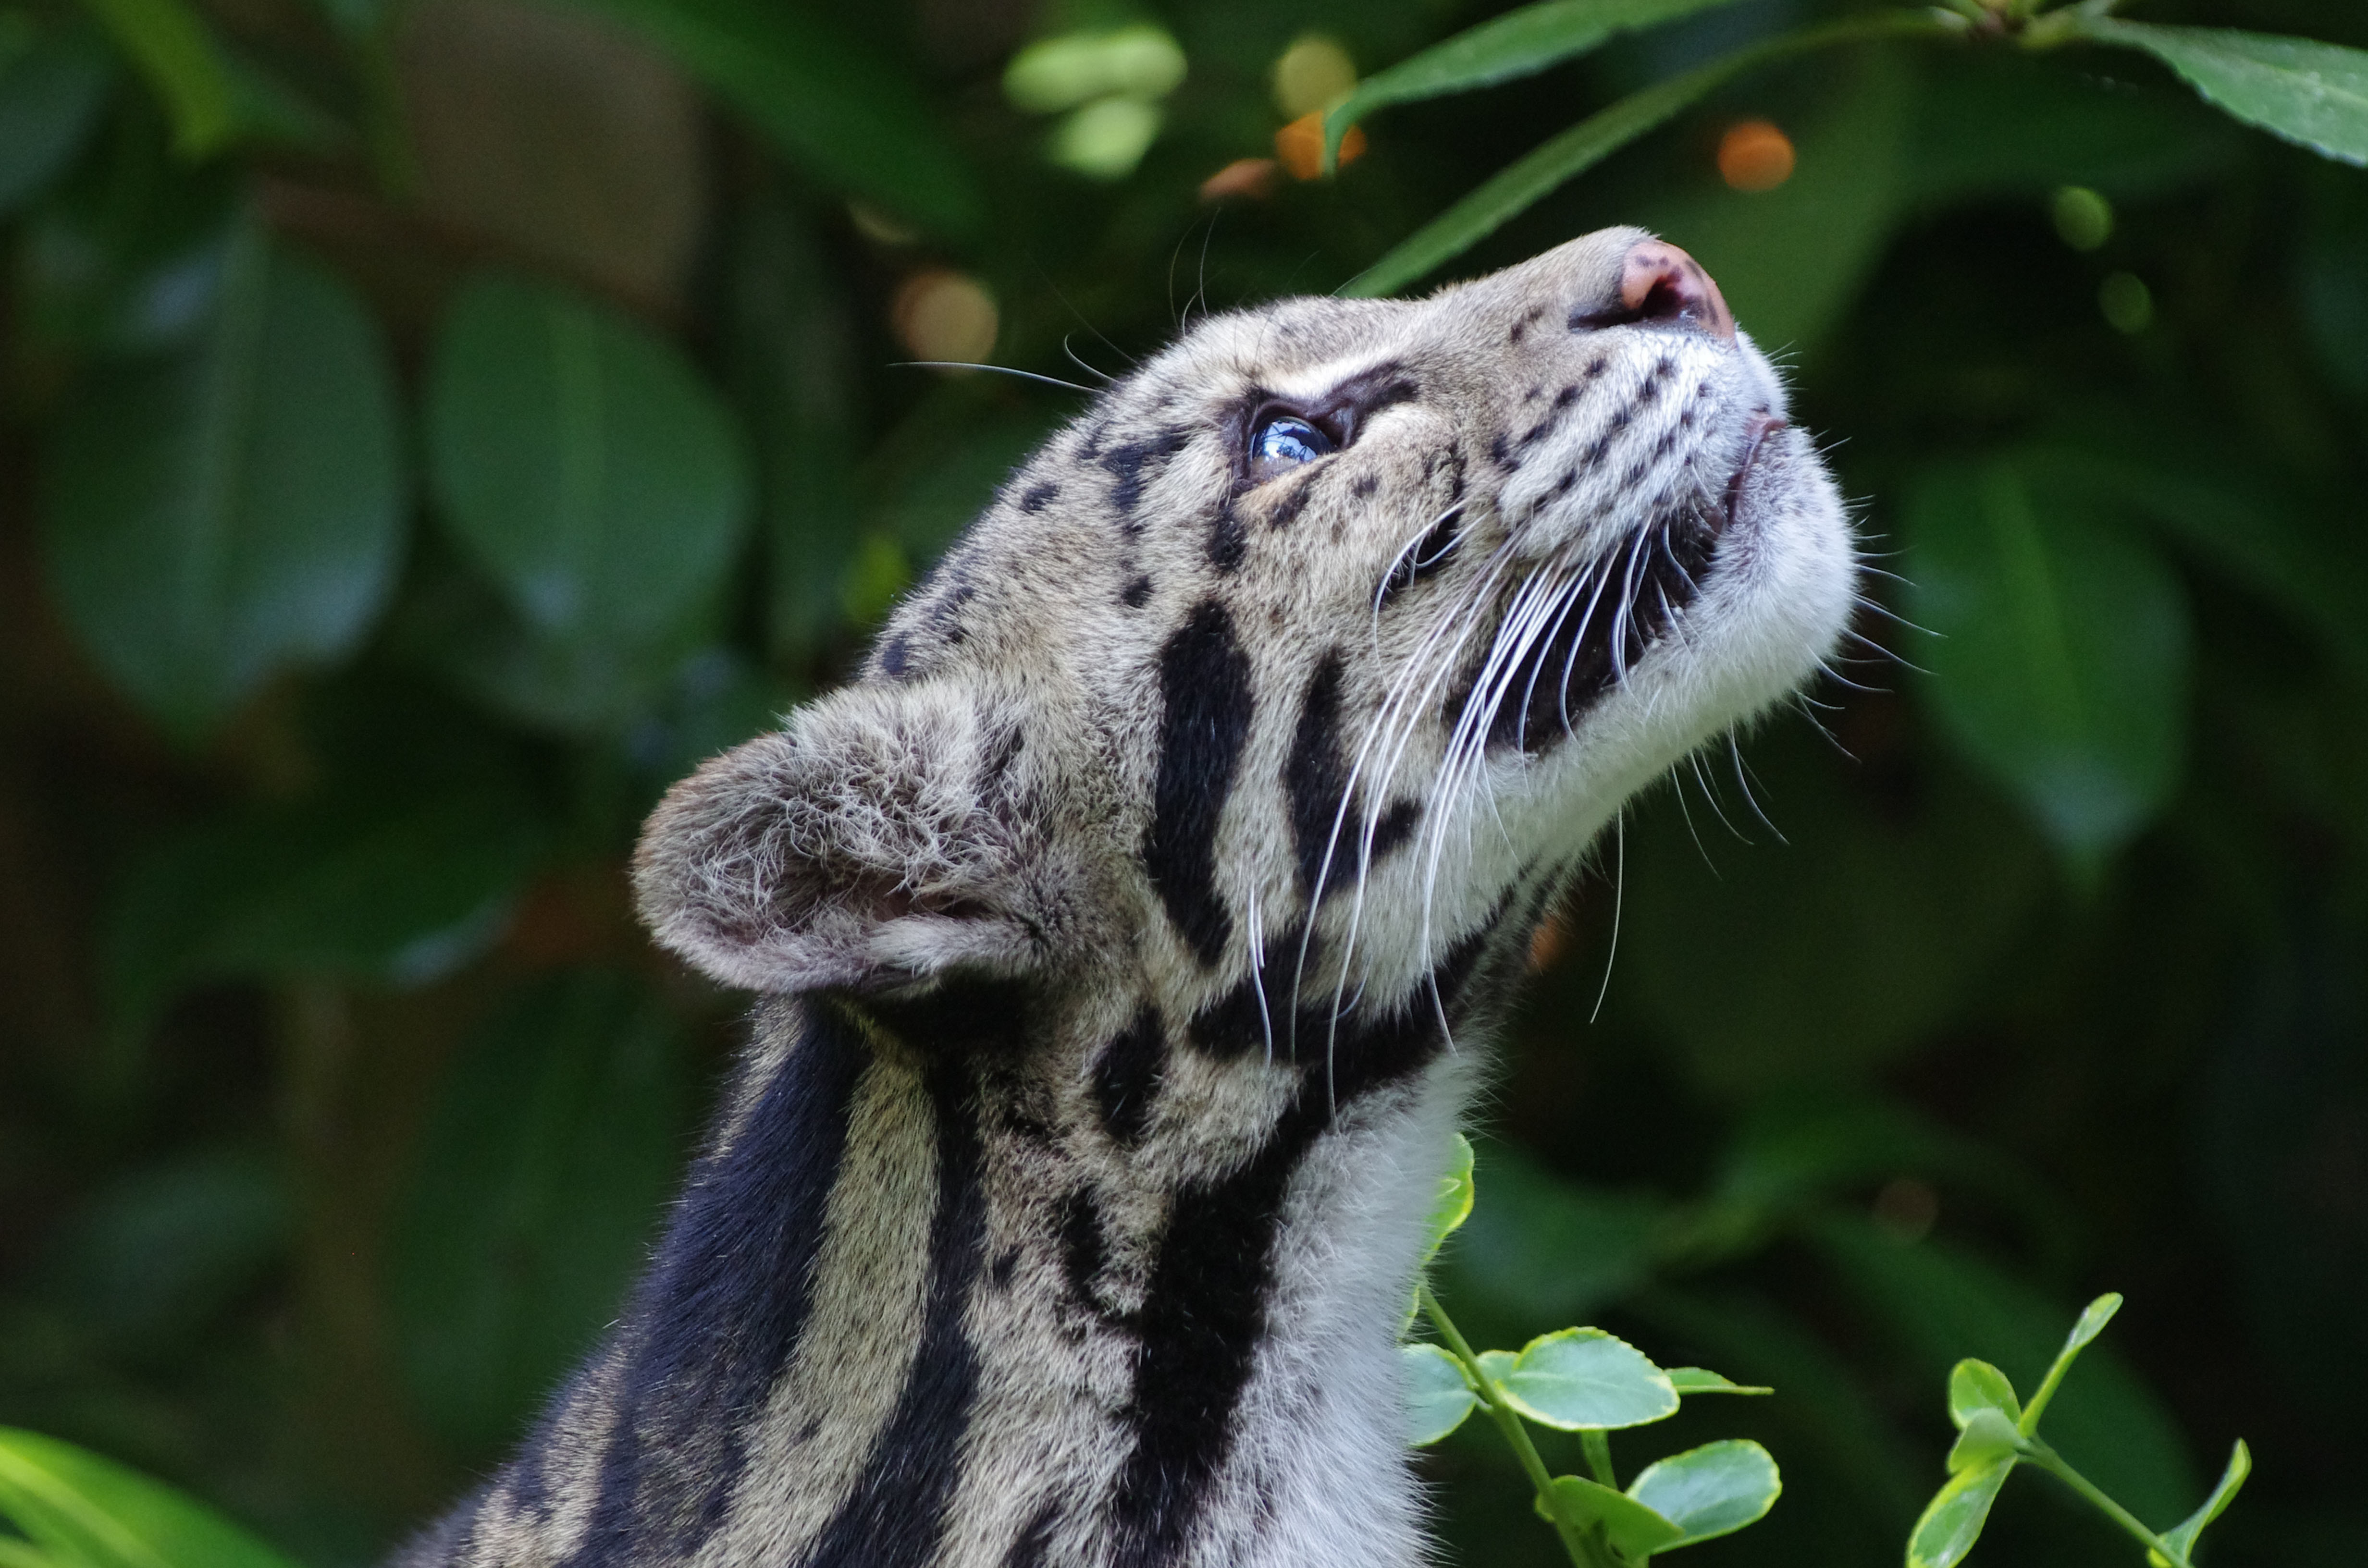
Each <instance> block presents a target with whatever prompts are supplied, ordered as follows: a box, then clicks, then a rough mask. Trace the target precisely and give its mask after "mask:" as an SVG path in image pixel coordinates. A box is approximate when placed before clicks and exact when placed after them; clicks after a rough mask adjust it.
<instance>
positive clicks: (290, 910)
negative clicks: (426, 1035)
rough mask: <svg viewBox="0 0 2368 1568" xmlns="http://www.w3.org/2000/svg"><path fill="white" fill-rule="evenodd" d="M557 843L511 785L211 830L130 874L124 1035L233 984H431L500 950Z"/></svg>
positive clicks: (118, 991) (172, 844) (409, 795)
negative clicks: (218, 983) (182, 1001)
mask: <svg viewBox="0 0 2368 1568" xmlns="http://www.w3.org/2000/svg"><path fill="white" fill-rule="evenodd" d="M546 836H547V835H546V833H545V831H544V829H543V827H542V824H541V822H540V820H539V819H538V817H537V815H536V813H535V812H534V809H533V807H532V804H531V802H530V801H528V800H527V799H525V797H524V795H523V793H522V792H521V791H520V790H517V789H516V788H515V787H511V786H508V785H507V781H501V782H496V781H492V780H485V781H478V782H475V783H472V784H471V785H468V786H464V787H461V788H459V789H454V788H450V787H446V788H441V789H434V790H419V791H417V792H409V791H405V792H402V793H399V794H397V795H396V797H395V798H393V799H392V800H385V801H381V800H375V799H355V800H337V799H332V800H327V801H321V802H318V803H313V804H309V805H306V806H304V807H301V808H296V809H291V810H284V811H274V812H260V813H256V814H252V815H247V816H243V817H238V818H234V819H232V820H229V821H221V822H213V823H208V824H201V825H199V826H198V827H196V828H193V829H191V830H189V831H188V832H187V833H184V834H182V835H177V836H176V837H174V838H171V839H167V840H166V841H165V842H164V843H163V844H161V845H159V846H156V847H155V848H154V849H153V850H151V851H150V852H149V853H147V854H146V855H144V856H142V858H139V859H138V860H136V861H135V862H134V863H133V866H132V869H131V874H130V876H129V877H128V878H127V879H126V880H125V883H124V886H123V888H122V891H121V892H120V894H119V896H118V898H117V900H116V903H115V906H114V908H113V909H112V911H111V912H110V915H109V918H108V930H107V936H106V943H105V948H104V967H103V976H104V979H105V981H106V988H107V996H108V1006H109V1010H110V1012H111V1013H113V1015H114V1017H115V1019H116V1025H117V1028H119V1030H120V1031H123V1032H124V1033H126V1034H130V1033H132V1032H136V1031H137V1030H138V1029H139V1028H141V1027H142V1026H143V1025H145V1024H146V1023H147V1022H148V1020H149V1019H150V1018H152V1017H154V1015H155V1013H156V1012H157V1010H158V1009H160V1008H161V1007H162V1006H164V1005H165V1003H167V1002H169V1001H170V1000H171V999H172V997H173V995H174V994H176V992H177V991H178V990H179V989H181V988H182V987H184V986H186V985H188V984H191V983H197V982H200V981H211V980H222V979H229V978H233V977H249V976H253V977H274V978H277V977H284V976H295V975H316V976H330V977H336V978H341V979H349V980H364V981H373V982H377V983H384V984H395V985H413V984H421V983H427V982H428V981H430V980H434V979H437V978H438V977H440V976H442V975H445V974H448V973H450V972H451V971H452V970H453V969H455V968H457V967H458V966H459V965H460V964H461V963H462V962H464V961H466V960H469V959H471V958H473V957H474V956H476V955H477V954H478V953H479V952H481V951H483V950H484V948H485V947H486V945H487V944H489V943H490V942H492V941H493V939H494V938H495V937H497V936H499V935H500V934H501V931H502V928H503V926H504V925H505V924H506V923H507V919H508V916H509V911H510V908H511V905H512V903H513V902H514V901H515V899H516V898H517V895H518V890H519V888H520V886H521V885H522V884H523V883H524V881H525V880H526V878H527V876H528V874H529V872H530V871H531V870H532V869H533V868H534V866H535V865H536V863H537V861H538V860H539V859H540V858H541V853H542V849H543V845H544V842H545V839H546Z"/></svg>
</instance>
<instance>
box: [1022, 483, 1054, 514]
mask: <svg viewBox="0 0 2368 1568" xmlns="http://www.w3.org/2000/svg"><path fill="white" fill-rule="evenodd" d="M1060 494H1061V487H1060V485H1058V484H1057V483H1053V481H1052V480H1049V479H1048V480H1046V481H1044V482H1043V483H1042V484H1031V485H1030V486H1029V487H1028V490H1027V493H1026V494H1022V495H1021V496H1020V497H1019V509H1020V510H1021V511H1023V512H1041V511H1042V510H1043V509H1044V508H1045V507H1047V506H1051V505H1052V504H1053V502H1054V501H1055V500H1056V499H1058V498H1059V496H1060Z"/></svg>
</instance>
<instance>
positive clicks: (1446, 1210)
mask: <svg viewBox="0 0 2368 1568" xmlns="http://www.w3.org/2000/svg"><path fill="white" fill-rule="evenodd" d="M1472 1195H1473V1187H1472V1140H1470V1139H1469V1138H1466V1137H1465V1136H1463V1134H1462V1133H1461V1132H1459V1133H1457V1134H1456V1135H1455V1153H1454V1154H1453V1156H1452V1157H1451V1158H1450V1159H1449V1161H1448V1162H1447V1170H1446V1172H1445V1173H1444V1174H1442V1175H1441V1176H1440V1178H1439V1196H1438V1197H1437V1198H1435V1199H1432V1200H1431V1204H1430V1216H1429V1219H1428V1220H1426V1221H1424V1224H1423V1247H1422V1261H1423V1263H1424V1264H1425V1265H1428V1264H1429V1262H1430V1260H1431V1259H1432V1258H1434V1257H1436V1256H1439V1249H1440V1244H1443V1243H1444V1242H1445V1241H1446V1240H1447V1238H1448V1237H1449V1236H1451V1235H1452V1234H1454V1233H1455V1231H1456V1229H1457V1227H1459V1226H1461V1225H1462V1224H1463V1221H1466V1220H1468V1219H1470V1218H1471V1217H1472Z"/></svg>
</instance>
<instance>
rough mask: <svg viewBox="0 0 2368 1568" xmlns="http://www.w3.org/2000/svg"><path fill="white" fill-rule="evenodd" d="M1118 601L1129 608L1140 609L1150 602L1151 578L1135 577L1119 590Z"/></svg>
mask: <svg viewBox="0 0 2368 1568" xmlns="http://www.w3.org/2000/svg"><path fill="white" fill-rule="evenodd" d="M1118 602H1119V603H1121V604H1122V605H1124V606H1126V608H1129V609H1141V608H1143V607H1144V606H1145V605H1147V604H1149V603H1150V602H1151V579H1150V578H1148V577H1137V578H1136V579H1135V580H1134V581H1133V582H1132V583H1129V584H1128V585H1126V586H1125V588H1123V589H1122V590H1121V592H1120V594H1119V596H1118Z"/></svg>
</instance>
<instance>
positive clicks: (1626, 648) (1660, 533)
mask: <svg viewBox="0 0 2368 1568" xmlns="http://www.w3.org/2000/svg"><path fill="white" fill-rule="evenodd" d="M1785 424H1786V422H1785V421H1784V420H1783V419H1782V418H1781V417H1779V416H1777V415H1773V414H1770V413H1766V412H1761V413H1759V414H1755V415H1752V416H1751V418H1750V420H1749V421H1748V423H1747V425H1746V426H1745V442H1744V449H1743V456H1742V458H1741V460H1739V461H1737V462H1736V466H1735V471H1734V472H1733V473H1731V474H1730V475H1729V476H1728V478H1727V481H1726V483H1725V485H1724V486H1723V487H1722V488H1721V490H1720V492H1719V494H1717V496H1716V497H1714V498H1713V497H1709V496H1696V497H1693V498H1691V499H1688V500H1685V501H1682V502H1680V503H1679V504H1677V505H1676V506H1671V507H1668V508H1667V509H1665V510H1664V511H1663V512H1662V513H1661V514H1660V515H1659V516H1657V517H1653V518H1650V519H1648V520H1647V521H1646V522H1645V523H1643V524H1641V525H1640V526H1638V527H1637V528H1634V529H1633V530H1631V531H1630V533H1629V534H1628V536H1627V537H1626V539H1625V540H1622V542H1620V543H1618V544H1615V545H1614V546H1612V547H1611V549H1609V550H1607V551H1603V552H1602V553H1601V554H1600V555H1599V556H1598V557H1597V558H1596V559H1595V560H1594V561H1593V562H1589V563H1588V566H1587V567H1586V568H1584V569H1583V570H1581V571H1579V572H1577V574H1575V575H1574V576H1573V577H1572V578H1571V580H1570V581H1569V582H1568V583H1567V584H1566V585H1563V586H1562V587H1560V588H1559V590H1558V591H1557V592H1556V594H1555V595H1554V602H1553V603H1551V604H1550V605H1548V606H1547V607H1546V608H1545V609H1544V610H1543V613H1538V614H1535V615H1533V616H1532V617H1531V618H1530V621H1531V625H1532V626H1534V627H1537V628H1540V629H1542V630H1539V631H1533V632H1531V634H1530V635H1529V637H1528V641H1529V643H1530V645H1529V646H1528V647H1527V648H1526V649H1524V650H1523V651H1522V652H1521V653H1520V654H1519V656H1517V657H1515V658H1512V659H1510V660H1502V659H1500V660H1498V661H1497V667H1498V668H1499V670H1500V671H1501V672H1502V673H1501V674H1500V675H1498V676H1496V677H1494V678H1492V679H1490V681H1489V686H1490V688H1491V693H1490V699H1491V701H1492V702H1493V706H1494V711H1493V713H1492V714H1491V716H1490V718H1489V720H1488V724H1487V744H1488V746H1489V747H1490V749H1492V750H1503V749H1511V750H1517V751H1520V752H1522V753H1525V754H1529V755H1535V754H1537V753H1540V752H1543V751H1544V750H1545V749H1546V748H1548V747H1549V746H1552V745H1553V744H1555V743H1556V742H1558V741H1561V740H1564V739H1565V738H1567V737H1568V736H1569V735H1570V734H1571V733H1572V732H1573V731H1574V730H1575V729H1576V727H1577V724H1578V722H1579V720H1580V719H1581V718H1582V717H1583V716H1584V715H1585V714H1586V713H1587V711H1588V710H1589V709H1591V708H1593V707H1594V706H1595V704H1596V703H1598V702H1600V701H1601V700H1602V699H1603V698H1604V697H1605V696H1606V695H1608V694H1609V693H1611V691H1612V690H1614V689H1615V688H1617V687H1620V686H1621V685H1622V684H1623V683H1624V682H1625V681H1626V680H1627V678H1628V673H1629V672H1630V671H1631V670H1633V669H1634V668H1635V667H1636V665H1637V662H1638V661H1639V660H1641V659H1643V658H1644V656H1645V651H1646V650H1647V649H1648V648H1650V647H1652V645H1653V644H1654V643H1656V642H1659V641H1660V640H1661V639H1662V638H1663V637H1665V636H1666V635H1668V632H1669V631H1670V630H1671V629H1672V628H1673V627H1675V626H1676V625H1677V623H1678V621H1679V618H1680V617H1681V616H1682V615H1683V614H1684V612H1685V610H1686V608H1687V607H1688V606H1690V605H1691V604H1692V603H1693V602H1694V600H1695V599H1697V598H1698V597H1701V594H1702V586H1703V585H1704V583H1705V582H1707V581H1708V579H1709V577H1710V574H1711V573H1712V571H1713V565H1714V562H1715V559H1716V556H1717V553H1718V547H1719V543H1720V541H1721V540H1724V539H1725V537H1726V535H1727V534H1728V533H1729V532H1731V531H1733V530H1735V529H1736V528H1748V526H1749V525H1750V522H1751V517H1750V514H1749V508H1748V482H1749V480H1750V479H1751V476H1752V473H1753V471H1754V468H1755V466H1756V465H1757V464H1758V462H1759V456H1760V453H1761V452H1762V450H1763V449H1765V448H1766V446H1767V443H1768V438H1769V437H1770V436H1772V435H1774V434H1775V433H1777V432H1778V431H1780V430H1782V429H1783V428H1785ZM1505 634H1506V633H1505V632H1502V631H1500V632H1499V636H1500V637H1501V636H1503V635H1505ZM1481 678H1482V677H1481V671H1480V670H1479V669H1475V670H1474V672H1473V675H1472V678H1471V680H1469V681H1468V682H1465V683H1463V689H1462V690H1461V691H1460V692H1458V693H1457V694H1455V696H1454V697H1452V698H1451V699H1450V706H1449V713H1448V717H1449V719H1450V721H1451V722H1453V721H1454V720H1456V719H1457V718H1459V717H1460V716H1461V715H1462V714H1463V712H1464V711H1465V710H1467V709H1468V707H1469V704H1470V703H1471V702H1472V701H1473V700H1474V698H1475V697H1476V696H1477V695H1478V690H1477V688H1478V686H1479V683H1480V680H1481Z"/></svg>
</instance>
